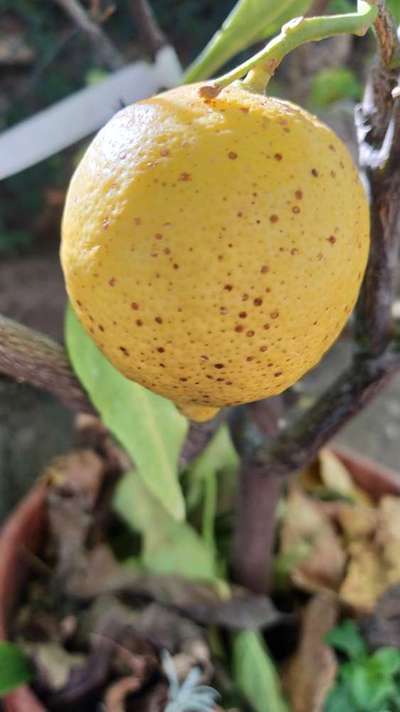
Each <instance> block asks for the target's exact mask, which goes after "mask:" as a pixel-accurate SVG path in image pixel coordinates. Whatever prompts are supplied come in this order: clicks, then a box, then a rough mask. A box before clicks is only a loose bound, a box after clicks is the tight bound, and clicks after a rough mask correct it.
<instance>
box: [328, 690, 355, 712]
mask: <svg viewBox="0 0 400 712" xmlns="http://www.w3.org/2000/svg"><path fill="white" fill-rule="evenodd" d="M324 712H356V710H355V709H354V701H353V700H352V699H351V696H350V692H349V689H348V687H347V685H344V684H337V685H336V686H335V687H334V688H333V690H331V692H330V693H329V695H328V699H327V700H326V702H325V706H324Z"/></svg>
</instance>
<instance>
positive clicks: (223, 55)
mask: <svg viewBox="0 0 400 712" xmlns="http://www.w3.org/2000/svg"><path fill="white" fill-rule="evenodd" d="M310 5H311V0H239V2H238V3H237V4H236V5H235V7H234V8H233V10H232V12H231V13H230V14H229V15H228V17H227V18H226V20H225V21H224V23H223V25H222V27H221V28H220V29H219V30H218V32H216V33H215V35H214V36H213V37H212V38H211V40H210V42H209V43H208V44H207V46H206V47H205V48H204V50H203V51H202V52H201V54H200V55H199V56H198V57H197V59H196V60H195V61H194V62H193V64H192V65H191V66H190V67H189V68H188V70H187V71H186V73H185V75H184V81H186V82H195V81H199V80H201V79H208V78H209V77H210V76H212V75H213V74H214V72H216V71H217V70H218V69H219V68H220V67H222V66H223V65H224V64H225V63H226V62H228V61H229V60H230V59H232V57H234V56H235V55H236V54H238V52H242V51H243V50H245V49H247V48H248V47H251V45H253V44H255V43H256V42H261V41H262V40H264V39H267V37H271V35H273V34H275V32H277V31H278V30H279V29H280V28H281V26H282V25H283V24H284V23H285V22H287V21H288V20H290V19H292V18H293V17H297V16H299V15H303V14H304V13H305V12H306V11H307V10H308V9H309V7H310Z"/></svg>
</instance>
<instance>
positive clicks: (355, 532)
mask: <svg viewBox="0 0 400 712" xmlns="http://www.w3.org/2000/svg"><path fill="white" fill-rule="evenodd" d="M331 512H332V517H333V518H334V519H335V520H336V521H337V523H338V524H339V526H340V529H341V530H342V531H343V533H344V535H345V538H346V540H347V541H354V540H357V539H367V538H370V537H372V536H373V534H374V533H375V531H376V528H377V526H378V511H377V509H375V508H374V507H368V506H366V505H364V504H348V503H347V502H335V506H334V508H333V507H332V509H331Z"/></svg>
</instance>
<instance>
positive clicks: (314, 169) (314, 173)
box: [311, 168, 319, 178]
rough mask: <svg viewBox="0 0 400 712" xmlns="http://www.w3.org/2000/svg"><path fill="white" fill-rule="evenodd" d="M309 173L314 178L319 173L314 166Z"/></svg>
mask: <svg viewBox="0 0 400 712" xmlns="http://www.w3.org/2000/svg"><path fill="white" fill-rule="evenodd" d="M311 175H313V176H314V178H317V177H318V176H319V173H318V171H317V169H316V168H312V169H311Z"/></svg>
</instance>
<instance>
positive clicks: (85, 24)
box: [54, 0, 124, 70]
mask: <svg viewBox="0 0 400 712" xmlns="http://www.w3.org/2000/svg"><path fill="white" fill-rule="evenodd" d="M54 2H56V3H57V4H58V5H60V7H62V8H63V10H65V12H66V13H67V15H69V17H70V18H71V19H72V20H73V22H74V23H75V24H76V26H77V27H79V28H80V29H81V30H82V32H84V33H85V34H86V35H87V36H88V38H89V40H90V42H91V43H92V45H93V49H94V50H95V52H96V54H97V56H98V57H99V59H100V60H101V62H102V63H103V64H104V65H105V66H106V67H107V68H108V69H112V70H116V69H120V68H121V67H122V66H123V65H124V58H123V56H122V54H121V53H120V51H119V50H118V49H117V48H116V47H115V46H114V44H113V43H112V42H111V40H110V39H109V37H108V36H107V35H106V34H105V32H103V30H102V28H101V27H100V26H99V25H98V24H97V23H96V22H94V21H93V20H92V19H91V18H90V17H89V15H88V13H87V12H86V10H84V8H83V7H82V5H80V3H79V2H78V0H54Z"/></svg>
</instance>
